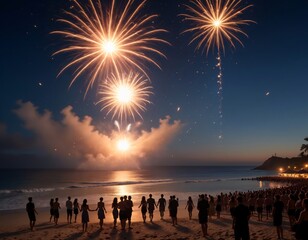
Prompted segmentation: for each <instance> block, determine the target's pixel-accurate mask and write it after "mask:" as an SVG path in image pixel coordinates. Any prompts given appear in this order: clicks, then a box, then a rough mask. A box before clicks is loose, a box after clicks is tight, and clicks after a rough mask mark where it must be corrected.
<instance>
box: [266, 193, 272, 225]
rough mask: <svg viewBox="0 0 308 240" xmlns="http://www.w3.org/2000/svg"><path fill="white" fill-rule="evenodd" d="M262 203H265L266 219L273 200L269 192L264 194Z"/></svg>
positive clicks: (270, 210)
mask: <svg viewBox="0 0 308 240" xmlns="http://www.w3.org/2000/svg"><path fill="white" fill-rule="evenodd" d="M264 205H265V210H266V219H268V218H269V216H270V214H271V212H272V210H273V200H272V195H271V194H269V193H268V194H267V195H266V197H265V199H264Z"/></svg>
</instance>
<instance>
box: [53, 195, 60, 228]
mask: <svg viewBox="0 0 308 240" xmlns="http://www.w3.org/2000/svg"><path fill="white" fill-rule="evenodd" d="M58 201H59V199H58V198H56V199H55V202H54V203H53V211H54V217H55V224H56V225H58V220H59V217H60V212H59V210H60V209H61V207H60V203H59V202H58Z"/></svg>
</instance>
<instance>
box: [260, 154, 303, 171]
mask: <svg viewBox="0 0 308 240" xmlns="http://www.w3.org/2000/svg"><path fill="white" fill-rule="evenodd" d="M305 164H308V157H293V158H282V157H276V156H272V157H270V158H269V159H267V160H266V161H265V162H264V163H263V164H262V165H260V166H258V167H256V168H255V170H278V169H279V168H284V169H287V168H288V166H290V167H291V168H293V167H294V166H296V168H297V169H301V168H303V167H304V166H305Z"/></svg>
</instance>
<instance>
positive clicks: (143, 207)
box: [139, 196, 147, 223]
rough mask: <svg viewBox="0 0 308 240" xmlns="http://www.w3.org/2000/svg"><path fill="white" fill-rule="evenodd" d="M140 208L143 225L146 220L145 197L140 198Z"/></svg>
mask: <svg viewBox="0 0 308 240" xmlns="http://www.w3.org/2000/svg"><path fill="white" fill-rule="evenodd" d="M140 207H141V214H142V219H143V222H144V223H145V220H146V218H147V215H146V214H147V201H146V200H145V196H142V198H141V202H140V205H139V208H140Z"/></svg>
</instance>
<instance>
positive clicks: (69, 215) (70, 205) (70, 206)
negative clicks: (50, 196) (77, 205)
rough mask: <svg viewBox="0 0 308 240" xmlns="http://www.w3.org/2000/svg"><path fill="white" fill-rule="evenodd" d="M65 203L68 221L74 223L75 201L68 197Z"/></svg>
mask: <svg viewBox="0 0 308 240" xmlns="http://www.w3.org/2000/svg"><path fill="white" fill-rule="evenodd" d="M65 205H66V214H67V223H72V216H73V203H72V201H71V197H67V201H66V204H65Z"/></svg>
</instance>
